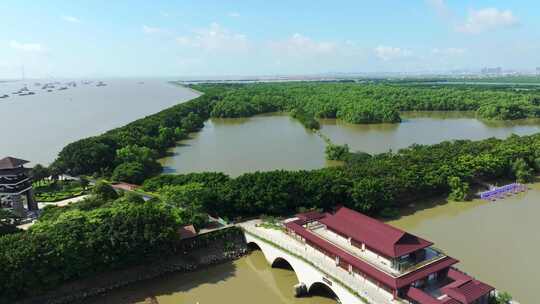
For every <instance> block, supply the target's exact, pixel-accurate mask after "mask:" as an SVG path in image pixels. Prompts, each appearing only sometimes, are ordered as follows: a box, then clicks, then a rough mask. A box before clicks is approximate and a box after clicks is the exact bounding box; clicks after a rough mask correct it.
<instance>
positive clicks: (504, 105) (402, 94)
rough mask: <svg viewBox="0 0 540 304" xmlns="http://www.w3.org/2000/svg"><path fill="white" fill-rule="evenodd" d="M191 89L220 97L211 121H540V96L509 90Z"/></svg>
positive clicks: (304, 85) (380, 86)
mask: <svg viewBox="0 0 540 304" xmlns="http://www.w3.org/2000/svg"><path fill="white" fill-rule="evenodd" d="M193 88H195V89H197V90H199V91H202V92H210V91H212V92H213V93H217V94H219V96H220V98H219V102H217V103H216V105H215V106H214V108H213V109H212V112H211V116H212V117H247V116H253V115H255V114H261V113H268V112H274V111H286V112H294V111H296V112H302V113H306V114H309V115H311V116H312V117H314V118H338V119H341V120H343V121H346V122H349V123H357V124H358V123H398V122H400V121H401V117H400V115H399V112H400V111H476V113H477V116H478V117H479V118H481V119H492V120H512V119H521V118H528V117H540V92H539V91H538V90H536V89H516V88H514V87H512V86H506V87H499V88H491V87H487V88H486V87H479V86H474V85H462V86H443V85H435V86H434V85H425V84H422V85H406V84H400V83H390V82H388V83H384V82H382V83H368V84H364V83H362V84H359V83H349V82H347V83H341V82H299V83H294V82H287V83H256V84H198V85H194V86H193ZM301 121H302V120H301Z"/></svg>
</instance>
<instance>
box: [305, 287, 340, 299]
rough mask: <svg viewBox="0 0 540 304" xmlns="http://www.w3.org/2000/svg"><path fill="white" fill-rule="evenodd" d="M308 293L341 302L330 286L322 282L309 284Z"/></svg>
mask: <svg viewBox="0 0 540 304" xmlns="http://www.w3.org/2000/svg"><path fill="white" fill-rule="evenodd" d="M308 293H309V295H310V296H314V295H316V296H320V297H325V298H329V299H333V300H336V301H337V302H338V303H341V300H340V299H339V297H338V295H337V294H336V292H335V291H334V290H333V289H332V287H331V286H329V285H328V284H326V283H323V282H315V283H313V284H311V286H310V287H309V289H308Z"/></svg>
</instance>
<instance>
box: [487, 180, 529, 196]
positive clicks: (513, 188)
mask: <svg viewBox="0 0 540 304" xmlns="http://www.w3.org/2000/svg"><path fill="white" fill-rule="evenodd" d="M525 190H527V187H526V186H525V185H523V184H520V183H512V184H509V185H505V186H502V187H495V188H492V189H490V190H488V191H484V192H480V198H481V199H485V200H496V199H497V198H503V197H504V196H505V195H510V194H512V193H519V192H523V191H525Z"/></svg>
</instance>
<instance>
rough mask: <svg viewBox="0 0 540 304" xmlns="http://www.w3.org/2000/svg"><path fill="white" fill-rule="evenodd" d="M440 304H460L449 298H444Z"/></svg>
mask: <svg viewBox="0 0 540 304" xmlns="http://www.w3.org/2000/svg"><path fill="white" fill-rule="evenodd" d="M441 304H461V303H459V302H458V300H454V299H452V298H450V297H446V298H444V299H442V300H441Z"/></svg>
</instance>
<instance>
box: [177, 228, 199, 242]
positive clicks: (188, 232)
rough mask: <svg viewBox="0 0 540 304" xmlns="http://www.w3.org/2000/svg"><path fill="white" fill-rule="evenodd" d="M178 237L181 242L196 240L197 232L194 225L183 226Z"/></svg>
mask: <svg viewBox="0 0 540 304" xmlns="http://www.w3.org/2000/svg"><path fill="white" fill-rule="evenodd" d="M178 235H179V236H180V239H181V240H185V239H190V238H194V237H196V236H197V230H196V229H195V226H193V225H186V226H182V227H180V228H179V229H178Z"/></svg>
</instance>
